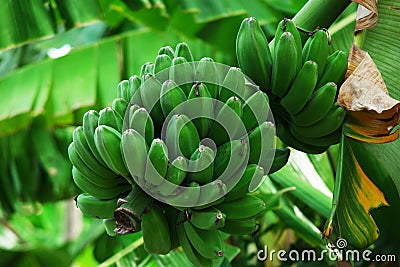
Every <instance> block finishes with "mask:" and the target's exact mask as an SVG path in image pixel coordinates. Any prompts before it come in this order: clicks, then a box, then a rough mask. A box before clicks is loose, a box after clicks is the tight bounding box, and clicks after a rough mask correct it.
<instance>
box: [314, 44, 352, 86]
mask: <svg viewBox="0 0 400 267" xmlns="http://www.w3.org/2000/svg"><path fill="white" fill-rule="evenodd" d="M346 71H347V54H346V53H345V52H343V51H341V50H337V51H335V52H334V53H333V54H332V55H330V56H329V57H328V59H327V60H326V65H325V68H324V71H323V72H322V75H321V77H320V78H319V80H318V84H317V87H319V86H322V85H324V84H326V83H327V82H334V83H336V84H337V85H340V84H342V82H343V79H344V75H345V74H346Z"/></svg>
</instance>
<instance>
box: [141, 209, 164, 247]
mask: <svg viewBox="0 0 400 267" xmlns="http://www.w3.org/2000/svg"><path fill="white" fill-rule="evenodd" d="M142 232H143V243H144V249H145V250H146V251H147V252H148V253H154V254H161V255H165V254H168V252H170V250H171V236H170V232H169V224H168V220H167V216H166V214H165V213H164V211H163V210H161V209H160V208H159V207H158V206H157V205H153V206H151V207H150V210H149V211H147V212H146V211H145V212H144V213H143V215H142Z"/></svg>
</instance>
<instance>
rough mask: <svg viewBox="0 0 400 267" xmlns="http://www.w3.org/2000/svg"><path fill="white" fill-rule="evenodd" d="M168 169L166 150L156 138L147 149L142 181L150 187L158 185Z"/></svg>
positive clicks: (162, 143) (161, 141)
mask: <svg viewBox="0 0 400 267" xmlns="http://www.w3.org/2000/svg"><path fill="white" fill-rule="evenodd" d="M167 169H168V148H167V145H166V144H165V143H164V141H163V140H161V139H159V138H156V139H154V140H153V142H152V143H151V146H150V148H149V153H148V158H147V163H146V170H145V175H144V179H145V181H146V183H149V184H151V185H160V184H161V183H162V182H163V181H164V177H165V176H166V174H167Z"/></svg>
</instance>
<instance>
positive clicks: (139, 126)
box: [129, 108, 154, 145]
mask: <svg viewBox="0 0 400 267" xmlns="http://www.w3.org/2000/svg"><path fill="white" fill-rule="evenodd" d="M129 126H130V127H129V129H133V130H136V131H137V132H138V133H140V134H141V135H142V136H144V137H145V139H146V143H147V145H150V144H151V142H152V141H153V139H154V124H153V120H152V119H151V116H150V114H149V113H148V112H147V110H146V109H145V108H139V109H137V110H136V111H135V112H134V113H133V115H132V117H131V118H130V123H129Z"/></svg>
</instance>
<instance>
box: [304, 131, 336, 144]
mask: <svg viewBox="0 0 400 267" xmlns="http://www.w3.org/2000/svg"><path fill="white" fill-rule="evenodd" d="M341 137H342V128H341V127H339V128H338V129H337V130H336V131H334V132H332V133H330V134H328V135H324V136H321V137H316V138H310V137H307V136H301V141H303V142H304V143H305V144H310V145H315V146H331V145H334V144H337V143H339V142H340V138H341Z"/></svg>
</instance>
